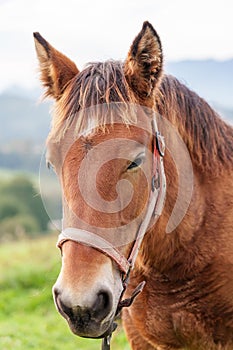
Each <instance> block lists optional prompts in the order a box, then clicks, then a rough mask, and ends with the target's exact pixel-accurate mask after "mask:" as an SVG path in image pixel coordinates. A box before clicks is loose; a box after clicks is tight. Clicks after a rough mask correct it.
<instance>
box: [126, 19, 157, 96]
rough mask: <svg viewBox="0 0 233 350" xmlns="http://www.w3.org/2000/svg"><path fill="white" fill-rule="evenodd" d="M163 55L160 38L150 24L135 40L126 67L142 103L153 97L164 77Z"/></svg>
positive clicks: (130, 80) (144, 26)
mask: <svg viewBox="0 0 233 350" xmlns="http://www.w3.org/2000/svg"><path fill="white" fill-rule="evenodd" d="M162 65H163V54H162V45H161V42H160V38H159V36H158V34H157V32H156V31H155V29H154V28H153V26H152V25H151V24H150V23H149V22H144V24H143V27H142V30H141V31H140V33H139V34H138V35H137V37H136V38H135V39H134V41H133V43H132V45H131V47H130V50H129V53H128V56H127V59H126V61H125V65H124V71H125V76H126V79H127V81H128V84H129V86H130V88H131V89H132V91H133V92H134V93H135V94H136V96H137V97H138V99H139V101H140V102H145V101H146V99H147V98H149V97H151V96H152V93H153V90H154V88H155V86H156V85H157V83H158V81H159V80H160V77H161V75H162Z"/></svg>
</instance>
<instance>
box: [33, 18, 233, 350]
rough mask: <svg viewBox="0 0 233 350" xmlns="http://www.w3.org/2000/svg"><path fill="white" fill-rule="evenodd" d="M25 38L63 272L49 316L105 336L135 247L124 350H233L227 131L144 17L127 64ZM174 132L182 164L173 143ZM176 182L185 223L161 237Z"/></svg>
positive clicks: (230, 144)
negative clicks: (43, 123) (40, 102)
mask: <svg viewBox="0 0 233 350" xmlns="http://www.w3.org/2000/svg"><path fill="white" fill-rule="evenodd" d="M34 36H35V43H36V50H37V54H38V59H39V62H40V69H41V80H42V83H43V85H44V87H45V88H46V96H50V97H53V98H54V99H55V110H54V116H53V123H52V129H51V132H50V135H49V137H48V142H47V148H48V156H47V157H48V162H49V163H51V164H52V165H53V167H54V169H55V171H56V173H57V174H58V176H59V179H60V182H61V187H62V191H63V206H64V218H63V225H64V227H65V231H64V232H65V233H63V235H62V236H61V237H60V239H59V247H60V248H61V251H62V269H61V272H60V275H59V277H58V280H57V282H56V284H55V286H54V289H53V293H54V300H55V303H56V306H57V309H58V311H59V312H60V313H61V314H62V315H63V316H64V317H65V319H66V320H67V321H68V323H69V326H70V328H71V330H72V331H73V332H74V333H75V334H77V335H80V336H83V337H91V338H98V337H100V338H101V337H106V335H108V334H110V333H111V331H112V328H113V326H112V325H113V320H114V317H115V315H116V313H117V312H118V311H119V309H121V308H122V307H123V306H124V305H126V304H127V302H124V301H123V302H122V301H121V302H120V303H119V300H120V299H121V297H122V294H123V292H124V286H123V285H122V281H123V282H124V283H126V281H125V274H127V273H129V269H130V268H131V266H130V265H132V259H131V260H130V261H129V260H128V259H127V258H128V257H129V255H130V254H132V251H133V258H134V259H135V257H136V254H138V255H137V259H136V262H135V265H134V269H133V270H132V271H131V273H130V279H129V283H128V286H127V289H126V292H125V294H126V295H127V296H128V297H129V298H130V296H131V295H132V293H133V290H134V289H135V288H136V287H137V286H138V285H139V284H140V283H141V282H143V281H145V282H146V284H145V287H144V289H143V291H142V292H141V293H140V294H139V295H138V296H137V298H136V299H135V300H134V302H133V304H132V305H131V306H130V307H129V308H124V309H123V310H122V319H123V325H124V328H125V331H126V334H127V337H128V339H129V342H130V345H131V348H132V349H134V350H152V349H157V350H162V349H163V350H165V349H166V350H168V349H189V350H223V349H225V350H229V349H233V186H232V182H233V180H232V172H233V129H232V127H231V126H229V125H227V124H226V123H225V122H224V121H223V120H221V119H220V118H219V116H218V115H217V114H216V113H215V112H214V111H213V110H212V109H211V107H210V106H209V105H208V104H207V103H206V102H205V101H204V100H203V99H202V98H200V97H198V96H197V95H196V94H195V93H194V92H192V91H190V90H189V89H188V88H187V87H185V86H184V85H183V84H181V83H180V82H179V81H177V80H176V79H175V78H173V77H171V76H167V75H165V74H163V72H162V66H163V55H162V47H161V42H160V39H159V36H158V34H157V33H156V31H155V30H154V28H153V27H152V26H151V24H150V23H148V22H145V23H144V25H143V28H142V30H141V32H140V33H139V34H138V36H137V37H136V38H135V40H134V41H133V44H132V46H131V48H130V50H129V53H128V56H127V59H126V60H125V62H124V63H121V62H117V61H108V62H104V63H92V64H89V65H88V66H87V67H86V68H85V69H84V70H83V71H81V72H79V70H78V69H77V68H76V65H75V64H74V63H73V62H72V61H70V60H69V59H68V58H67V57H65V56H64V55H63V54H61V53H59V52H58V51H56V50H55V49H54V48H53V47H52V46H51V45H50V44H49V43H48V42H47V41H45V40H44V39H43V38H42V37H41V36H40V35H39V34H38V33H35V34H34ZM112 106H114V107H112ZM135 106H137V107H135ZM140 106H142V107H140ZM113 109H114V111H113ZM154 113H157V114H159V115H161V116H162V117H161V118H160V119H161V120H162V121H161V120H159V117H158V118H157V122H158V125H159V129H160V131H162V133H163V134H164V135H165V143H166V145H167V146H168V148H169V149H168V150H167V151H166V152H165V156H164V171H165V175H166V187H167V188H166V200H165V204H164V207H163V210H162V214H161V215H160V216H159V218H157V217H156V218H154V213H153V211H151V205H150V204H151V203H153V205H154V206H155V207H157V204H158V200H159V199H158V198H159V196H162V197H163V193H162V190H163V189H164V188H165V183H163V186H162V187H161V184H159V185H158V184H157V186H155V187H156V189H158V191H157V192H156V191H155V192H154V188H153V181H152V182H150V179H151V178H152V179H154V180H155V181H154V182H156V181H157V182H158V180H159V182H161V181H163V180H164V177H163V172H162V170H163V169H162V168H163V162H162V156H163V152H162V150H161V144H160V143H161V142H162V140H161V139H158V138H157V137H156V138H155V137H154V134H155V133H156V135H158V133H157V131H156V125H155V126H154V128H155V130H152V131H150V130H151V129H153V123H151V120H152V119H153V115H154ZM166 122H167V123H168V124H169V125H170V124H171V125H172V127H170V126H169V128H170V129H172V128H173V130H174V133H173V132H171V133H168V132H167V127H164V124H166ZM173 134H174V138H173ZM176 134H179V135H180V136H181V138H182V140H183V142H184V145H185V147H187V150H188V152H189V156H190V160H191V165H192V167H191V168H190V167H189V164H188V162H186V158H188V157H185V156H183V155H182V153H180V152H181V151H180V147H177V146H176V145H175V146H174V144H176V143H177V142H176V141H174V140H175V138H176V136H175V135H176ZM172 145H173V146H172ZM172 147H173V148H172ZM151 154H154V156H152V157H151ZM176 157H177V158H176ZM176 159H179V161H180V164H181V165H177V164H176ZM154 162H155V171H154V164H153V163H154ZM187 168H188V169H189V170H188V172H186V173H185V170H186V169H187ZM179 169H183V170H182V171H180V170H179ZM190 169H191V170H190ZM94 172H95V173H94ZM80 174H81V175H80ZM148 174H149V175H148ZM183 174H185V176H183ZM155 176H157V178H155ZM182 176H183V179H184V181H185V179H186V178H187V177H190V178H189V179H190V182H188V183H187V185H185V186H184V189H183V193H185V192H190V188H191V189H192V195H191V197H190V200H188V203H187V204H186V207H185V212H186V213H185V215H183V216H184V217H183V219H182V220H181V219H178V216H177V215H178V214H175V217H174V215H173V219H174V220H175V221H176V220H177V223H176V224H173V226H172V229H170V230H168V229H167V227H168V223H169V219H170V217H171V216H172V211H173V208H174V207H176V202H177V198H178V197H179V187H180V186H181V185H182V183H183V181H179V179H180V178H181V177H182ZM93 182H94V187H93ZM129 183H130V184H131V185H130V186H129ZM118 185H119V186H118ZM94 192H95V196H94V194H93V193H94ZM153 193H156V195H155V197H156V198H155V201H154V202H153V200H154V199H153V198H154V197H153ZM161 193H162V194H161ZM190 193H191V192H190ZM151 194H152V197H151ZM94 197H95V198H94ZM151 198H152V199H151ZM85 199H86V200H85ZM89 201H92V202H93V203H94V204H93V203H91V204H90V203H89ZM161 201H162V202H161V203H162V204H163V198H162V199H161ZM100 202H101V203H102V204H101V206H100V207H98V203H100ZM148 203H149V204H148ZM161 203H160V205H161V208H162V204H161ZM181 204H182V203H181ZM161 208H160V209H161ZM157 209H158V208H157ZM157 209H156V210H157ZM148 211H150V214H148ZM176 213H178V212H176ZM157 214H158V215H159V214H160V210H158V212H157ZM173 214H174V211H173ZM155 219H156V220H155ZM157 219H158V220H157ZM145 221H146V224H145V225H144V223H145ZM142 226H143V228H142ZM143 230H144V231H146V234H145V235H144V233H145V232H143ZM167 231H169V232H170V233H167ZM138 232H140V234H141V237H140V234H138ZM136 233H137V236H136ZM143 235H144V238H143ZM138 241H140V243H141V246H140V249H139V244H138ZM141 241H142V242H141ZM135 244H136V250H135ZM130 256H131V258H132V255H130ZM142 287H143V285H142V284H140V285H139V290H140V291H141V290H142ZM139 290H138V291H136V293H135V294H137V292H139ZM133 297H134V295H133V296H132V299H129V300H128V304H130V303H131V302H132V301H133ZM106 348H107V347H106Z"/></svg>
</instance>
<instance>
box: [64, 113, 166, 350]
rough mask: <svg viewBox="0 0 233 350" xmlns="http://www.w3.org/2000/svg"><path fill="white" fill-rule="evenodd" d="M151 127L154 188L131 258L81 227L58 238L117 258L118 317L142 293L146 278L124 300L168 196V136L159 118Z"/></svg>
mask: <svg viewBox="0 0 233 350" xmlns="http://www.w3.org/2000/svg"><path fill="white" fill-rule="evenodd" d="M151 128H152V133H153V135H154V136H153V141H152V143H153V144H152V149H153V159H152V179H151V191H150V196H149V201H148V205H147V210H146V214H145V216H144V219H143V220H142V222H141V223H140V225H139V227H138V230H137V232H136V235H135V239H134V243H133V246H132V248H131V251H130V254H129V256H128V258H126V257H125V256H124V255H123V254H122V253H121V252H120V251H119V250H118V249H117V248H116V247H114V246H113V245H112V244H111V243H110V242H108V241H107V240H105V239H104V238H102V237H100V236H98V235H96V234H95V233H92V232H89V231H85V230H82V229H78V228H72V227H68V228H65V229H64V230H63V231H62V232H61V234H60V235H59V237H58V242H57V246H58V247H59V248H61V247H62V245H63V243H64V242H66V241H74V242H78V243H80V244H83V245H88V246H90V247H92V248H94V249H96V250H98V251H100V252H102V253H103V254H105V255H107V256H108V257H109V258H110V259H111V260H112V261H114V262H115V263H116V264H117V266H118V268H119V270H120V271H121V273H122V284H123V291H122V294H121V297H120V301H119V304H118V307H117V311H116V315H115V316H117V315H118V314H119V313H120V311H121V310H122V308H123V307H129V306H130V305H131V304H132V303H133V301H134V299H135V297H136V296H137V295H138V294H139V293H140V292H142V290H143V288H144V286H145V281H143V282H141V283H140V284H139V285H138V286H137V287H136V289H135V290H134V291H133V293H132V295H131V297H130V298H128V299H125V300H122V299H123V295H124V292H125V290H126V288H127V285H128V281H129V276H130V272H131V270H132V269H133V267H134V264H135V261H136V258H137V255H138V252H139V249H140V246H141V243H142V241H143V238H144V236H145V234H146V232H147V230H148V227H149V225H150V223H151V222H152V223H153V224H154V223H155V222H156V221H157V219H158V217H159V216H160V215H161V213H162V209H163V205H164V201H165V195H166V178H165V173H164V166H163V156H164V150H165V145H164V139H163V136H161V134H160V133H159V131H158V129H157V123H156V120H155V118H153V119H152V122H151ZM115 329H116V324H115V323H113V324H112V328H111V330H110V331H109V332H108V334H107V335H105V336H104V338H103V341H102V350H109V349H110V340H111V335H112V332H113V331H114V330H115Z"/></svg>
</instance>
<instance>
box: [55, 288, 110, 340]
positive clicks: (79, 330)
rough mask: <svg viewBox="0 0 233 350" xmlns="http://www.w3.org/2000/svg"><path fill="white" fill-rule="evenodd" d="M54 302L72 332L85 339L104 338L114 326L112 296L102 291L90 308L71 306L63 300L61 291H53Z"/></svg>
mask: <svg viewBox="0 0 233 350" xmlns="http://www.w3.org/2000/svg"><path fill="white" fill-rule="evenodd" d="M53 295H54V302H55V305H56V307H57V310H58V311H59V313H60V314H61V315H62V316H63V317H64V318H65V319H66V321H67V322H68V324H69V327H70V329H71V331H72V332H73V333H74V334H75V335H78V336H80V337H84V338H102V337H103V336H105V334H106V333H108V330H109V329H111V326H112V324H113V320H114V315H115V311H112V308H113V303H112V295H111V292H109V291H107V290H100V291H99V293H97V295H96V300H95V301H94V302H93V304H92V305H90V306H86V305H85V306H84V305H83V306H80V305H75V306H71V305H69V304H68V303H66V302H65V301H64V300H63V299H62V295H61V294H60V293H59V291H58V290H57V289H56V288H54V289H53Z"/></svg>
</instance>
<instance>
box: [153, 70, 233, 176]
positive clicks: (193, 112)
mask: <svg viewBox="0 0 233 350" xmlns="http://www.w3.org/2000/svg"><path fill="white" fill-rule="evenodd" d="M156 106H157V111H158V113H159V114H160V115H161V116H162V117H164V118H166V119H167V120H168V121H170V122H171V123H172V124H173V125H174V126H175V127H176V128H177V129H178V131H179V133H180V135H181V137H182V139H183V140H184V142H185V143H186V145H187V148H188V150H189V153H190V156H191V158H192V161H193V162H194V163H195V164H196V165H197V166H198V168H199V169H200V170H201V171H203V172H209V173H210V174H211V175H213V176H216V175H218V174H219V173H221V171H222V170H223V169H224V168H225V169H226V168H227V169H231V168H232V166H233V128H232V127H231V126H230V125H228V124H226V123H225V122H224V121H223V120H222V119H221V117H220V116H219V115H218V114H217V112H215V111H214V110H213V109H212V108H211V107H210V105H209V104H208V103H207V102H206V101H205V100H204V99H203V98H201V97H199V96H198V95H197V94H196V93H195V92H193V91H191V90H190V89H189V88H187V87H186V86H185V85H184V84H182V83H181V82H179V81H178V80H177V79H176V78H174V77H172V76H170V75H164V77H163V80H162V83H161V85H160V88H159V94H157V98H156Z"/></svg>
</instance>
